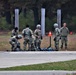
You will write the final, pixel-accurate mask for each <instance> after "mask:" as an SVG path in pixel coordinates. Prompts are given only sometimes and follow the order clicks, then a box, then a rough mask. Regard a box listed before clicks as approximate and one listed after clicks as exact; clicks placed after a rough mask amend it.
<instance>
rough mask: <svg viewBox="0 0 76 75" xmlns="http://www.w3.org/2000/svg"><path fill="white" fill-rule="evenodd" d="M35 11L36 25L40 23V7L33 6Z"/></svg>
mask: <svg viewBox="0 0 76 75" xmlns="http://www.w3.org/2000/svg"><path fill="white" fill-rule="evenodd" d="M33 13H34V24H35V27H36V25H37V24H38V23H39V14H38V8H37V7H34V8H33ZM35 27H34V28H35Z"/></svg>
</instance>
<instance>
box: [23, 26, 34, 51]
mask: <svg viewBox="0 0 76 75" xmlns="http://www.w3.org/2000/svg"><path fill="white" fill-rule="evenodd" d="M22 35H23V37H24V43H23V44H24V50H26V45H27V44H28V50H31V44H32V35H33V31H32V30H31V29H30V28H29V27H27V28H25V29H24V30H23V31H22Z"/></svg>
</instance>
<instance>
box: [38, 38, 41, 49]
mask: <svg viewBox="0 0 76 75" xmlns="http://www.w3.org/2000/svg"><path fill="white" fill-rule="evenodd" d="M40 46H41V40H40V39H39V42H38V48H39V50H41V47H40Z"/></svg>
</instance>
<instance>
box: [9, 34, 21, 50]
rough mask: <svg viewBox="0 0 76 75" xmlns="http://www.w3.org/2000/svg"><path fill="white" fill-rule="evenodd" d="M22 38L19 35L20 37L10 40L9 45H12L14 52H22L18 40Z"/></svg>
mask: <svg viewBox="0 0 76 75" xmlns="http://www.w3.org/2000/svg"><path fill="white" fill-rule="evenodd" d="M21 38H22V36H21V35H18V36H13V37H11V39H10V40H9V43H10V44H11V46H12V47H11V49H12V51H20V50H21V49H20V43H19V41H18V39H21Z"/></svg>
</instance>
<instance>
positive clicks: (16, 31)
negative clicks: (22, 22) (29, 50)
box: [11, 27, 18, 37]
mask: <svg viewBox="0 0 76 75" xmlns="http://www.w3.org/2000/svg"><path fill="white" fill-rule="evenodd" d="M17 35H18V27H15V28H14V29H13V30H12V35H11V37H13V36H17Z"/></svg>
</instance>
